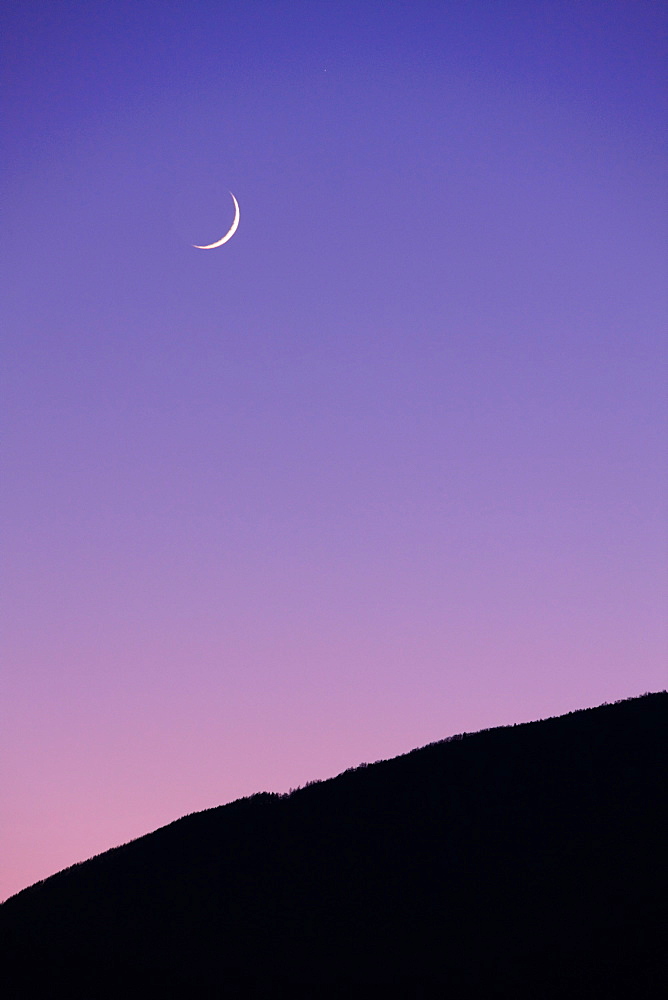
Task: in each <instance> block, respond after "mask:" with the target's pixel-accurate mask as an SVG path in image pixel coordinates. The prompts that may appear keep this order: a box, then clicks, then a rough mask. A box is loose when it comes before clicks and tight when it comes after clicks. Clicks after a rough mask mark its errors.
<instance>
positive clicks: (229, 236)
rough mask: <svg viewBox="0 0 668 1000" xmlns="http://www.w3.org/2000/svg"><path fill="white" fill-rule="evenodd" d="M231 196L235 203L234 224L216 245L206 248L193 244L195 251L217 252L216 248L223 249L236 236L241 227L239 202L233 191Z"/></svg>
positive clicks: (212, 244)
mask: <svg viewBox="0 0 668 1000" xmlns="http://www.w3.org/2000/svg"><path fill="white" fill-rule="evenodd" d="M230 194H231V195H232V201H233V202H234V222H233V223H232V225H231V226H230V228H229V229H228V231H227V232H226V233H225V235H224V236H223V238H222V239H220V240H218V241H217V242H216V243H209V244H208V246H205V247H200V246H198V245H197V244H196V243H193V246H194V248H195V250H215V248H216V247H222V245H223V243H227V241H228V240H231V239H232V237H233V236H234V234H235V233H236V231H237V227H238V225H239V202H238V201H237V199H236V198H235V197H234V195H233V194H232V192H231V191H230Z"/></svg>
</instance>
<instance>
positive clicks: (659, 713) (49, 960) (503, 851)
mask: <svg viewBox="0 0 668 1000" xmlns="http://www.w3.org/2000/svg"><path fill="white" fill-rule="evenodd" d="M667 722H668V694H667V693H666V692H663V693H659V694H652V695H645V696H643V697H641V698H636V699H630V700H628V701H623V702H618V703H616V704H614V705H603V706H601V707H599V708H596V709H590V710H587V711H580V712H574V713H571V714H569V715H566V716H562V717H560V718H554V719H548V720H545V721H542V722H535V723H529V724H525V725H519V726H512V727H504V728H500V729H492V730H486V731H483V732H480V733H475V734H471V735H465V736H458V737H453V738H451V739H449V740H445V741H443V742H441V743H434V744H431V745H430V746H426V747H423V748H422V749H419V750H414V751H412V752H411V753H409V754H406V755H405V756H402V757H397V758H394V759H393V760H388V761H381V762H378V763H376V764H371V765H368V766H367V765H362V766H361V767H359V768H355V769H352V770H350V771H346V772H345V773H343V774H341V775H339V776H338V777H336V778H333V779H331V780H328V781H324V782H319V783H314V784H311V785H308V786H307V787H306V788H303V789H300V790H298V791H296V792H293V793H291V794H290V795H287V796H281V795H273V794H267V793H263V794H259V795H255V796H252V797H251V798H248V799H241V800H239V801H237V802H233V803H231V804H230V805H226V806H221V807H219V808H217V809H211V810H208V811H206V812H202V813H197V814H193V815H191V816H186V817H184V818H182V819H180V820H178V821H177V822H174V823H172V824H171V825H169V826H167V827H163V828H162V829H159V830H156V831H155V832H154V833H151V834H149V835H147V836H145V837H142V838H140V839H139V840H136V841H133V842H132V843H129V844H126V845H124V846H123V847H118V848H115V849H114V850H111V851H107V852H106V853H105V854H102V855H99V856H98V857H96V858H92V859H91V860H89V861H86V862H85V863H83V864H80V865H76V866H74V867H73V868H70V869H67V870H66V871H63V872H60V873H59V874H57V875H54V876H53V877H52V878H49V879H47V880H45V881H44V882H41V883H38V884H37V885H35V886H32V887H30V888H29V889H26V890H24V891H23V892H21V893H19V894H18V895H16V896H14V897H13V898H12V899H10V900H8V901H7V902H6V903H4V904H3V905H2V906H0V942H2V944H0V949H1V952H0V961H1V965H0V976H1V977H2V978H3V979H4V982H5V983H6V984H7V983H11V984H12V985H11V987H10V992H9V993H6V994H5V995H7V996H14V997H26V998H28V997H33V996H34V997H40V998H45V997H49V996H56V995H64V996H67V997H68V998H74V997H82V998H83V997H86V998H93V997H95V998H98V997H106V996H109V997H121V996H134V995H137V996H139V995H142V996H182V997H184V996H193V997H194V996H211V997H218V996H220V997H223V996H305V997H306V996H309V997H310V996H319V995H321V992H320V991H321V989H323V988H324V987H325V986H327V987H328V988H329V991H330V993H331V990H332V988H333V989H334V995H341V996H366V995H368V992H369V990H371V989H373V987H374V986H379V987H382V988H383V989H384V991H385V992H386V993H387V994H388V995H396V996H406V997H418V996H434V997H449V996H452V997H458V998H459V997H468V996H471V997H474V996H479V997H486V996H515V997H532V998H542V997H557V996H559V997H562V996H570V997H572V996H588V997H606V998H608V997H616V996H619V997H622V996H623V997H634V998H637V997H644V996H654V995H657V996H658V995H659V986H660V984H661V983H664V984H665V982H666V981H668V960H667V957H666V956H667V954H668V944H667V942H668V937H667V933H666V932H667V931H668V919H667V906H666V900H667V898H668V897H667V895H666V889H667V888H668V886H667V884H666V863H665V862H666V851H665V848H666V827H665V817H666V810H665V807H666V789H667V787H668V783H667V778H668V768H667V763H668V752H667V741H666V732H667V725H666V724H667Z"/></svg>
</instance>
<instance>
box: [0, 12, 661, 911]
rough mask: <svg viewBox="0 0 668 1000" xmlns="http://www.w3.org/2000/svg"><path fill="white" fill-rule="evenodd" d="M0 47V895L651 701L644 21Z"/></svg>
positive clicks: (407, 20) (422, 19)
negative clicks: (633, 699) (373, 779)
mask: <svg viewBox="0 0 668 1000" xmlns="http://www.w3.org/2000/svg"><path fill="white" fill-rule="evenodd" d="M0 21H1V23H0V31H1V33H2V37H3V39H4V48H5V55H4V59H3V64H4V73H5V74H6V79H5V82H4V84H3V87H2V89H3V91H4V92H5V95H6V96H5V101H6V106H5V114H4V117H5V127H4V131H5V156H4V167H3V170H2V174H3V179H2V189H3V206H2V214H3V223H2V275H3V295H2V298H3V307H2V308H3V314H4V320H3V328H4V333H3V335H2V336H3V339H2V387H1V391H2V414H3V416H2V424H3V443H2V448H3V457H2V467H3V474H2V479H3V493H2V520H3V542H2V548H3V559H2V562H3V569H2V574H3V584H2V586H3V603H4V612H3V618H4V625H3V640H2V644H3V662H4V667H3V675H2V687H1V690H0V716H1V718H0V729H1V733H2V737H1V739H2V788H1V794H2V809H1V812H2V841H3V849H2V857H3V864H4V868H3V870H2V872H1V873H0V898H3V897H5V896H7V895H10V894H11V893H13V892H15V891H17V890H19V889H20V888H22V887H23V886H25V885H27V884H29V883H31V882H34V881H35V880H36V879H38V878H41V877H44V876H46V875H49V874H51V873H53V872H54V871H56V870H58V869H60V868H62V867H64V866H66V865H68V864H71V863H73V862H75V861H79V860H83V859H84V858H86V857H88V856H90V855H91V854H94V853H98V852H100V851H102V850H105V849H107V848H109V847H112V846H114V845H116V844H118V843H121V842H123V841H126V840H128V839H130V838H132V837H136V836H139V835H141V834H143V833H147V832H149V831H150V830H152V829H155V828H156V827H158V826H160V825H163V824H164V823H167V822H169V821H171V820H173V819H175V818H177V817H178V816H181V815H183V814H184V813H187V812H192V811H194V810H199V809H204V808H207V807H210V806H214V805H218V804H221V803H223V802H227V801H230V800H231V799H234V798H237V797H239V796H240V795H246V794H250V793H252V792H255V791H259V790H263V789H267V790H274V791H284V790H287V788H288V787H290V786H295V785H298V784H303V783H304V782H305V781H307V780H309V779H312V778H324V777H328V776H330V775H332V774H335V773H338V772H339V771H341V770H344V769H345V768H346V767H350V766H352V765H356V764H358V763H360V762H361V761H364V760H366V761H374V760H377V759H379V758H382V757H390V756H394V755H396V754H398V753H402V752H405V751H407V750H410V749H411V748H413V747H415V746H419V745H423V744H425V743H428V742H430V741H433V740H437V739H441V738H443V737H445V736H448V735H450V734H452V733H456V732H462V731H471V730H477V729H481V728H483V727H488V726H495V725H503V724H508V723H513V722H520V721H526V720H529V719H536V718H541V717H545V716H549V715H558V714H561V713H563V712H566V711H570V710H572V709H575V708H580V707H586V706H591V705H596V704H600V703H601V702H603V701H612V700H615V699H617V698H623V697H629V696H632V695H636V694H640V693H642V692H644V691H648V690H658V689H661V688H665V687H666V681H667V674H668V671H667V670H666V653H667V651H668V650H667V643H666V632H665V629H662V619H663V618H664V617H665V608H666V593H667V591H668V587H667V584H668V580H667V575H668V574H667V572H666V568H665V567H666V565H667V559H666V556H667V555H668V551H667V550H668V546H667V544H666V530H665V515H666V498H667V494H668V484H667V476H666V464H665V460H664V454H663V452H664V441H665V436H666V430H667V421H666V405H665V389H664V385H665V370H666V369H665V364H666V360H667V358H666V354H667V352H666V329H667V327H668V322H667V321H668V296H667V294H666V287H668V284H666V275H667V268H666V264H667V258H666V241H665V237H666V232H667V225H666V223H667V214H668V213H667V211H666V209H667V204H666V200H667V199H666V194H665V192H666V145H665V139H666V123H667V119H668V116H667V114H666V101H665V97H664V95H665V87H664V79H663V74H664V68H663V63H664V53H665V39H666V8H665V6H664V5H663V4H660V3H658V2H656V3H654V2H649V0H633V2H617V0H605V2H597V0H580V2H571V0H559V2H554V3H553V2H550V0H542V2H540V3H534V2H530V0H526V2H513V0H499V2H497V3H492V2H483V0H466V2H464V0H452V2H446V0H442V2H436V0H410V2H400V0H396V2H392V0H382V2H376V0H354V2H353V0H338V2H336V3H334V2H326V0H286V2H282V0H277V2H268V0H218V2H212V0H211V2H209V0H199V2H198V0H189V2H188V3H185V2H174V0H127V2H126V0H107V2H104V0H100V2H96V3H90V2H88V0H81V2H77V0H62V2H59V3H53V2H51V0H43V2H37V0H6V2H5V4H3V9H2V14H1V15H0ZM230 190H231V191H233V192H234V194H235V195H236V197H237V198H238V200H239V204H240V208H241V224H240V226H239V230H238V232H237V233H236V235H235V236H234V237H233V239H232V240H231V241H230V242H229V243H227V244H226V245H225V246H223V247H221V248H219V249H217V250H212V251H199V250H195V249H193V248H192V246H191V244H193V243H210V242H212V241H214V240H216V239H218V238H220V236H222V235H223V233H224V232H225V231H226V230H227V228H228V227H229V225H230V224H231V222H232V216H233V206H232V201H231V198H230V195H229V191H230Z"/></svg>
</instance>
